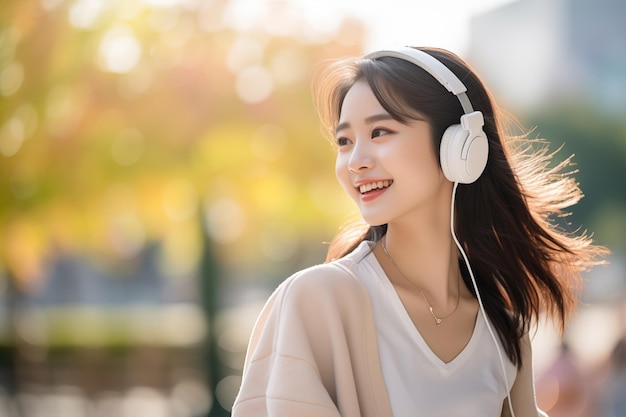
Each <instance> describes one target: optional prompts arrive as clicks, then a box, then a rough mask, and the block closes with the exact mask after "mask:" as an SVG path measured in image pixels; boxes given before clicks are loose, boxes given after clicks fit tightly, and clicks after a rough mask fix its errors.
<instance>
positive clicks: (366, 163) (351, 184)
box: [335, 81, 450, 226]
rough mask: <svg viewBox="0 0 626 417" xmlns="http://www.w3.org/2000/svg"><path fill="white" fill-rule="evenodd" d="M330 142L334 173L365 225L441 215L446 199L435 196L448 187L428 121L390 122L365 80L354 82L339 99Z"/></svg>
mask: <svg viewBox="0 0 626 417" xmlns="http://www.w3.org/2000/svg"><path fill="white" fill-rule="evenodd" d="M335 139H336V144H337V148H338V153H337V161H336V164H335V173H336V175H337V178H338V180H339V182H340V183H341V185H342V187H343V188H344V190H345V191H346V192H347V193H348V195H349V196H350V197H351V198H352V199H353V200H354V201H355V202H356V204H357V205H358V207H359V209H360V211H361V215H362V216H363V219H364V220H365V221H366V222H367V223H368V224H370V225H373V226H375V225H381V224H385V223H391V222H393V221H394V220H400V219H402V218H405V217H406V216H438V215H440V214H441V213H438V211H439V212H440V211H441V201H445V200H444V199H443V198H439V197H441V196H442V193H445V190H449V188H450V187H445V186H444V185H445V184H448V185H449V184H450V183H449V181H447V180H446V179H445V177H444V176H443V173H442V172H441V169H440V168H439V163H438V155H436V154H435V152H434V150H433V140H432V137H431V132H430V125H429V123H428V122H426V121H425V120H411V121H410V122H409V123H408V124H403V123H401V122H399V121H397V120H394V119H393V118H392V117H391V115H390V114H389V113H387V112H386V111H385V110H384V109H383V107H382V106H381V105H380V103H379V102H378V100H377V99H376V97H375V96H374V93H373V92H372V90H371V88H370V87H369V85H368V84H367V82H365V81H358V82H357V83H356V84H354V86H352V88H350V90H349V91H348V93H347V94H346V97H345V99H344V101H343V105H342V107H341V116H340V118H339V123H338V124H337V132H336V135H335ZM448 204H449V203H448ZM424 218H425V219H427V220H428V217H424Z"/></svg>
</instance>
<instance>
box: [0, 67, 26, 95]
mask: <svg viewBox="0 0 626 417" xmlns="http://www.w3.org/2000/svg"><path fill="white" fill-rule="evenodd" d="M23 81H24V67H23V66H22V64H20V63H19V62H15V61H13V62H11V63H10V64H9V65H7V66H6V67H4V69H3V70H2V71H1V72H0V94H1V95H3V96H4V97H8V96H12V95H13V94H15V93H16V92H17V90H19V89H20V87H21V86H22V82H23Z"/></svg>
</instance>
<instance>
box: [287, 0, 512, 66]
mask: <svg viewBox="0 0 626 417" xmlns="http://www.w3.org/2000/svg"><path fill="white" fill-rule="evenodd" d="M292 1H296V2H300V3H302V5H303V7H305V9H306V10H307V14H308V15H310V16H311V18H312V19H315V20H316V22H317V24H324V22H325V21H329V20H332V17H331V16H330V13H329V11H330V9H331V8H334V9H336V11H337V16H338V17H339V16H346V15H350V16H356V17H359V18H360V19H362V20H363V21H364V22H368V24H369V28H370V29H369V35H368V39H367V40H366V45H365V48H366V50H370V49H379V48H384V47H390V46H398V45H400V44H402V45H406V44H412V45H421V46H437V47H442V48H446V49H450V50H452V51H454V52H456V53H458V54H461V55H462V54H463V53H464V52H465V50H466V49H467V47H468V46H469V45H468V42H469V28H470V21H471V19H472V17H473V16H476V15H480V14H482V13H485V12H487V11H490V10H493V9H495V8H498V7H500V6H502V5H505V4H508V3H511V2H513V1H515V0H386V1H376V0H334V1H333V0H330V1H329V2H328V3H327V4H324V7H323V11H320V7H321V6H320V5H321V4H322V3H320V1H319V0H292Z"/></svg>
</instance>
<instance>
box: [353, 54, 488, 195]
mask: <svg viewBox="0 0 626 417" xmlns="http://www.w3.org/2000/svg"><path fill="white" fill-rule="evenodd" d="M387 56H388V57H395V58H400V59H403V60H405V61H408V62H411V63H413V64H415V65H417V66H418V67H420V68H422V69H424V70H425V71H426V72H428V73H429V74H430V75H432V76H433V77H434V78H435V79H436V80H437V81H439V82H440V83H441V85H443V86H444V87H445V88H446V89H447V90H448V91H449V92H451V93H452V94H454V95H455V96H456V97H457V99H458V100H459V102H460V103H461V106H462V107H463V112H464V113H465V114H464V115H463V116H461V123H460V124H455V125H451V126H450V127H448V128H447V129H446V131H445V132H444V134H443V136H442V138H441V146H440V148H439V160H440V162H441V169H442V170H443V174H444V175H445V176H446V178H447V179H449V180H450V181H452V182H458V183H461V184H471V183H473V182H474V181H476V180H477V179H478V177H480V175H481V174H482V173H483V171H484V170H485V166H486V165H487V156H488V154H489V145H488V142H487V135H486V134H485V132H484V131H483V128H482V127H483V125H484V120H483V114H482V113H481V112H479V111H474V108H473V107H472V103H470V101H469V98H468V97H467V94H466V91H467V88H466V87H465V85H464V84H463V83H462V82H461V80H459V79H458V77H457V76H456V75H454V73H453V72H452V71H450V69H449V68H448V67H446V66H445V65H444V64H442V63H441V62H440V61H439V60H437V59H436V58H435V57H433V56H432V55H429V54H427V53H426V52H423V51H420V50H419V49H414V48H409V47H402V48H398V49H392V50H381V51H376V52H372V53H370V54H367V55H365V57H364V58H366V59H377V58H382V57H387Z"/></svg>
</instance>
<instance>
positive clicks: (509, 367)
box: [355, 242, 517, 417]
mask: <svg viewBox="0 0 626 417" xmlns="http://www.w3.org/2000/svg"><path fill="white" fill-rule="evenodd" d="M372 246H373V243H372V242H363V243H362V244H361V245H360V246H359V247H358V248H357V249H356V252H360V253H362V255H363V258H362V260H361V262H358V263H357V265H355V266H356V268H357V271H356V272H357V276H358V277H359V279H360V280H361V281H362V282H363V284H364V285H365V287H366V288H367V290H368V292H369V295H370V298H371V301H372V309H373V312H374V322H375V325H376V333H377V338H378V348H379V355H380V362H381V368H382V373H383V377H384V380H385V385H386V386H387V391H388V394H389V400H390V402H391V408H392V410H393V416H394V417H416V416H428V417H450V416H464V417H499V416H500V415H501V411H502V404H503V401H504V399H505V398H506V397H507V395H508V392H509V391H510V388H511V386H512V385H513V382H514V381H515V376H516V375H517V368H516V367H515V365H514V364H513V363H512V362H511V361H510V360H509V359H508V358H507V357H506V355H505V353H504V349H503V347H502V346H501V345H500V341H499V340H498V344H499V346H500V351H501V352H502V355H503V360H504V364H505V368H506V372H507V376H506V378H507V382H508V384H509V387H508V388H507V387H506V384H505V378H504V374H503V370H502V365H501V363H500V358H499V356H498V351H497V349H496V347H495V342H494V340H493V338H492V337H491V335H490V333H489V329H488V328H487V326H486V322H485V319H484V317H483V315H482V313H481V312H480V311H479V312H478V315H477V318H476V323H475V327H474V332H473V334H472V336H471V338H470V340H469V342H468V343H467V345H466V346H465V348H464V349H463V350H462V351H461V352H460V353H459V354H458V356H456V357H455V358H454V359H453V360H452V361H450V362H444V361H442V360H441V359H440V358H439V357H438V356H437V355H436V354H435V353H434V352H433V351H432V350H431V349H430V347H429V346H428V344H427V343H426V341H425V340H424V339H423V337H422V335H421V334H420V332H419V331H418V329H417V328H416V327H415V325H414V324H413V322H412V320H411V318H410V317H409V315H408V313H407V311H406V309H405V307H404V305H403V304H402V301H401V300H400V298H399V296H398V294H397V292H396V290H395V288H394V287H393V285H392V283H391V282H390V281H389V278H388V277H387V276H386V275H385V272H384V271H383V269H382V267H381V266H380V264H379V263H378V260H377V259H376V257H375V256H374V254H373V252H371V249H372ZM357 259H361V256H358V255H357ZM479 290H480V288H479ZM492 328H493V326H492ZM494 334H495V329H494Z"/></svg>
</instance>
